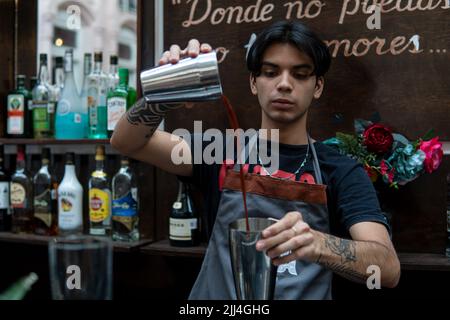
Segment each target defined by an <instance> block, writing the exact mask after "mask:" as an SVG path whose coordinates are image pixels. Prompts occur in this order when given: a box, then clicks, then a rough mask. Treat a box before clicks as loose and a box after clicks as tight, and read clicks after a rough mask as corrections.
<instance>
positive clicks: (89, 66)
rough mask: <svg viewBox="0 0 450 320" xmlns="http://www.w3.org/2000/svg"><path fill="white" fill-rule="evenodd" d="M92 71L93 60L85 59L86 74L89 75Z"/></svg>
mask: <svg viewBox="0 0 450 320" xmlns="http://www.w3.org/2000/svg"><path fill="white" fill-rule="evenodd" d="M91 72H92V62H91V61H90V60H89V59H86V60H85V61H84V76H88V75H89V74H91Z"/></svg>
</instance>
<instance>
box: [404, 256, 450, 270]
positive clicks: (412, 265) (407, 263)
mask: <svg viewBox="0 0 450 320" xmlns="http://www.w3.org/2000/svg"><path fill="white" fill-rule="evenodd" d="M398 257H399V259H400V263H401V265H402V270H412V271H450V259H449V258H447V257H446V256H445V255H443V254H442V255H440V254H429V253H399V254H398Z"/></svg>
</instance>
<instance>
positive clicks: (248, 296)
mask: <svg viewBox="0 0 450 320" xmlns="http://www.w3.org/2000/svg"><path fill="white" fill-rule="evenodd" d="M274 223H275V221H271V220H268V219H260V218H252V219H249V224H250V233H247V230H246V221H245V219H242V220H238V221H236V222H234V223H232V224H231V225H230V230H229V235H230V256H231V264H232V268H233V275H234V282H235V286H236V294H237V297H238V300H273V298H274V293H275V284H276V277H277V267H275V266H274V265H273V264H272V261H271V259H270V258H269V257H268V256H267V255H266V254H265V253H264V252H259V251H257V250H256V243H257V242H258V241H259V240H261V233H262V231H264V230H265V229H266V228H268V227H270V226H271V225H272V224H274Z"/></svg>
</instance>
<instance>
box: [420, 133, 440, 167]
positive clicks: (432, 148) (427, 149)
mask: <svg viewBox="0 0 450 320" xmlns="http://www.w3.org/2000/svg"><path fill="white" fill-rule="evenodd" d="M420 150H422V151H423V152H424V153H425V154H426V156H427V158H426V159H425V163H424V166H425V170H426V172H427V173H432V172H434V171H436V170H437V169H438V168H439V166H440V165H441V163H442V158H443V157H444V150H443V149H442V143H440V142H439V138H438V137H437V138H434V139H432V140H430V141H422V143H421V144H420Z"/></svg>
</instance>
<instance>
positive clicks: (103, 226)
mask: <svg viewBox="0 0 450 320" xmlns="http://www.w3.org/2000/svg"><path fill="white" fill-rule="evenodd" d="M95 162H96V169H95V171H94V172H92V174H91V178H90V179H89V220H90V231H89V233H90V234H91V235H94V236H110V235H111V219H112V214H111V213H112V203H111V201H112V200H111V186H110V181H109V178H108V175H107V173H106V172H105V147H104V146H97V148H96V153H95Z"/></svg>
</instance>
